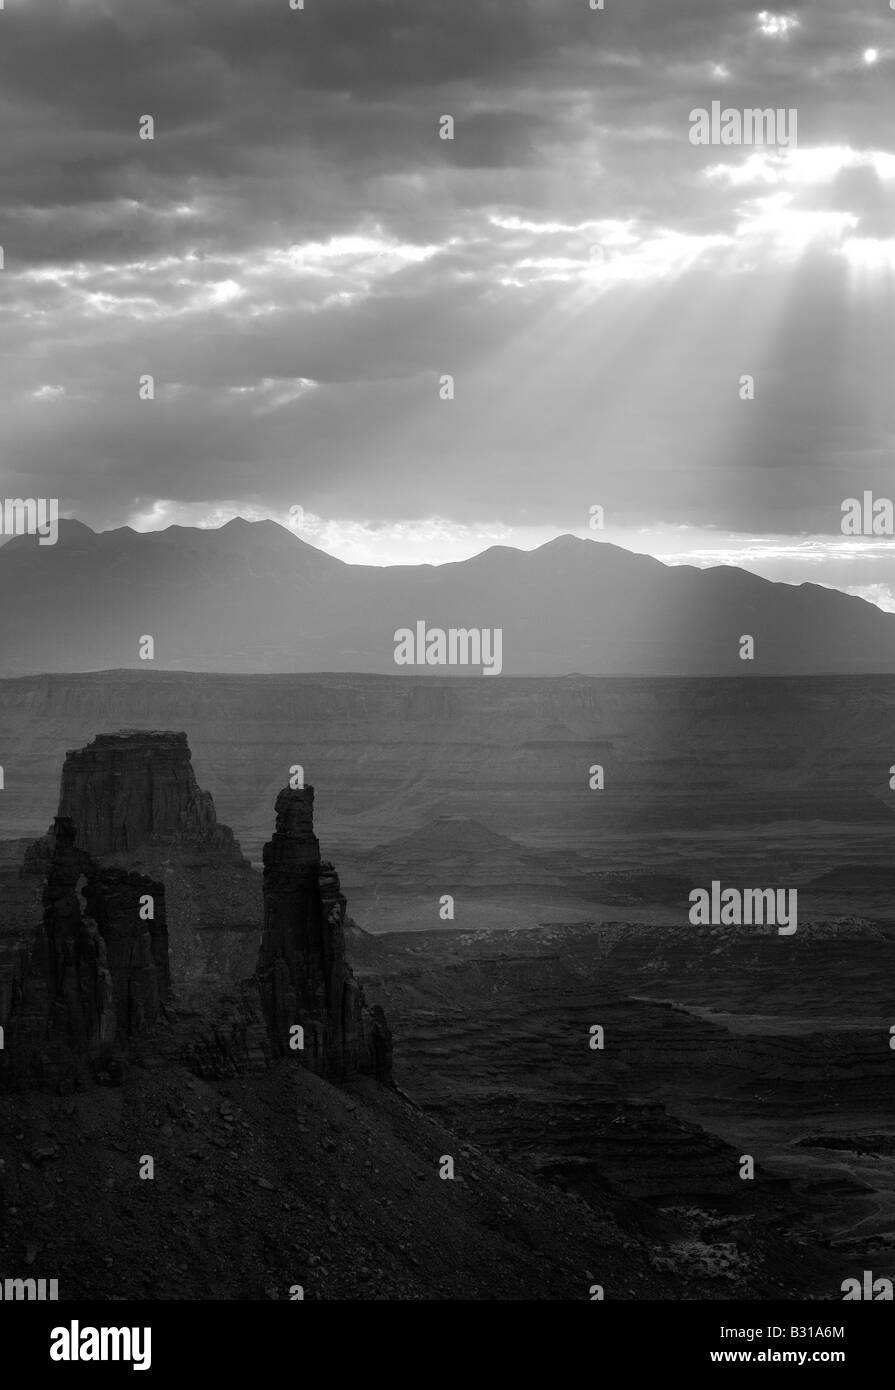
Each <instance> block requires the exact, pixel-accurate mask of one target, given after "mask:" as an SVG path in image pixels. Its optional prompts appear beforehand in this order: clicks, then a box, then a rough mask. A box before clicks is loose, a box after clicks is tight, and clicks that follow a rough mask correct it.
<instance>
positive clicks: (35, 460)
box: [0, 0, 895, 611]
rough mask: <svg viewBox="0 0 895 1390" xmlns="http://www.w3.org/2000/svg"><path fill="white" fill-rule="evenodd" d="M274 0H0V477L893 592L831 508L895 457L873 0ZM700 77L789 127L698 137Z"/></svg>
mask: <svg viewBox="0 0 895 1390" xmlns="http://www.w3.org/2000/svg"><path fill="white" fill-rule="evenodd" d="M293 3H296V8H295V9H293V8H292V7H291V4H290V0H199V2H191V0H170V3H169V0H152V3H151V4H147V5H141V4H137V3H134V0H120V3H119V2H118V0H6V3H5V7H4V9H3V10H2V11H0V120H2V126H3V139H2V141H0V173H2V184H3V189H4V210H3V213H2V216H0V242H2V246H3V253H4V261H3V270H2V273H0V315H2V322H3V328H2V333H0V353H2V373H0V494H2V495H3V496H35V497H37V496H43V497H58V498H59V499H60V506H61V510H62V512H63V514H65V515H68V516H76V517H78V518H79V519H80V520H82V521H85V522H87V523H88V524H89V525H91V526H93V527H94V528H95V529H106V528H108V527H111V526H120V525H125V524H128V525H132V526H134V527H136V528H137V529H142V530H145V529H155V528H159V527H164V526H167V525H170V524H171V523H181V524H189V525H201V526H215V525H220V524H222V523H223V522H225V521H227V520H229V519H230V518H231V517H232V516H234V515H243V516H246V517H248V518H250V519H255V518H259V519H260V518H263V517H272V518H273V519H275V520H277V521H281V522H283V523H284V524H286V525H290V526H291V527H292V528H293V529H294V530H295V531H296V533H297V534H299V535H301V536H302V537H303V538H304V539H305V540H309V541H310V542H311V543H312V544H315V545H318V546H320V547H321V548H323V549H325V550H328V551H330V552H331V553H332V554H336V555H338V556H340V557H341V558H342V559H346V560H354V561H357V562H364V563H375V564H390V563H415V562H422V561H428V562H433V563H442V562H444V561H448V560H454V559H461V558H464V557H465V556H467V555H471V554H474V553H476V552H477V551H480V550H482V549H484V548H485V547H487V546H488V545H491V544H495V543H500V544H510V545H518V546H521V547H524V548H530V547H532V546H534V545H537V544H540V543H542V542H544V541H546V540H549V539H550V538H551V537H553V536H555V535H557V534H561V533H563V532H571V533H573V534H576V535H581V536H591V537H593V538H594V539H602V540H611V541H614V542H616V543H618V544H622V545H626V546H628V547H629V548H631V549H635V550H639V551H643V552H646V553H650V554H654V555H657V556H658V557H659V558H662V559H667V560H669V561H670V562H672V563H695V564H700V565H707V564H718V563H734V564H740V565H743V566H744V567H746V568H749V569H753V570H754V571H755V572H757V573H761V574H765V575H766V576H767V577H769V578H774V579H784V580H787V581H788V582H801V581H803V580H806V579H810V580H813V581H815V582H818V583H825V584H831V585H835V586H837V587H841V588H845V589H848V590H849V591H850V592H854V593H860V594H861V595H862V596H864V597H867V598H869V599H871V600H872V601H874V602H877V603H879V604H880V605H881V606H883V607H885V608H888V609H890V610H891V611H895V562H893V560H892V558H891V556H892V553H893V551H892V547H893V546H895V539H893V538H892V537H887V536H882V537H880V536H868V537H862V536H857V537H846V536H843V534H842V531H841V519H842V503H843V501H844V499H846V498H848V497H855V496H857V497H862V496H863V493H864V492H865V491H868V490H869V491H870V492H871V493H872V494H873V496H874V497H893V496H895V471H893V468H892V459H893V446H895V296H893V272H895V120H893V115H895V100H893V81H895V10H892V9H890V8H889V7H888V5H887V4H886V3H885V0H872V2H871V0H855V3H851V4H849V5H847V6H845V5H842V4H841V0H811V3H809V4H804V5H791V6H788V7H786V8H785V9H780V10H762V9H758V8H755V7H753V6H752V5H748V4H741V3H739V2H738V0H650V3H645V2H644V0H605V7H604V9H603V10H599V9H591V7H590V3H589V0H449V2H448V0H305V3H304V7H303V8H299V7H298V6H297V0H293ZM716 101H717V102H719V103H720V104H721V107H723V108H732V109H736V110H744V109H746V108H756V107H760V108H773V109H774V110H777V109H780V110H781V111H784V112H791V111H795V112H796V114H797V143H794V142H790V143H789V144H788V145H785V144H784V143H783V142H780V143H778V144H776V145H751V146H750V145H731V144H711V145H696V144H694V143H693V142H692V141H691V138H690V135H691V128H692V121H691V113H692V112H693V111H694V110H706V111H710V110H711V107H712V103H713V102H716ZM146 116H151V117H152V120H153V122H154V130H153V136H154V138H153V139H151V140H148V139H141V138H140V129H141V122H142V125H143V130H144V133H145V131H146V123H145V121H143V118H144V117H146ZM445 117H450V118H451V120H452V122H453V130H452V131H450V133H451V134H452V135H453V139H443V138H441V136H442V135H443V134H445V133H448V125H447V124H446V122H445V119H444V118H445ZM146 374H149V375H151V376H152V378H153V382H154V398H153V399H141V390H140V383H141V378H144V377H145V376H146ZM746 375H748V376H751V377H752V379H753V383H754V387H753V391H754V399H743V398H742V395H743V387H742V378H743V377H744V376H746ZM447 377H450V378H452V390H450V389H449V388H448V387H447V386H446V383H445V378H447ZM143 394H145V388H144V392H143ZM451 394H452V397H453V398H452V399H451V398H450V395H451ZM446 395H447V396H448V398H445V396H446ZM594 507H601V508H602V509H603V526H602V529H598V530H596V529H593V527H592V525H591V519H592V517H593V516H594V513H593V508H594Z"/></svg>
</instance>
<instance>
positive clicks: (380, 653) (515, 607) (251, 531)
mask: <svg viewBox="0 0 895 1390" xmlns="http://www.w3.org/2000/svg"><path fill="white" fill-rule="evenodd" d="M0 592H2V594H3V603H2V605H0V676H18V675H35V674H40V673H43V672H73V671H99V670H115V669H136V670H141V669H142V670H145V669H147V668H148V667H149V666H151V667H152V668H153V669H155V670H168V671H206V672H210V671H219V672H231V673H236V674H242V673H244V674H250V673H262V672H269V673H271V674H275V673H287V672H294V673H302V672H320V671H330V672H348V671H351V672H360V673H370V674H377V673H378V674H389V675H395V674H398V675H401V674H407V675H414V676H420V675H466V676H468V675H477V676H481V674H482V669H481V666H459V665H457V666H444V665H434V666H427V665H413V666H397V665H396V664H395V660H394V655H395V638H394V634H395V632H396V631H397V630H398V629H399V628H408V629H415V625H416V624H417V623H420V622H423V623H425V624H427V625H428V628H427V629H426V630H428V629H432V628H435V629H443V630H444V631H448V630H450V629H457V628H463V629H481V630H486V629H494V628H499V629H500V630H501V632H502V673H503V674H504V675H567V674H568V673H569V672H573V671H574V672H579V673H581V674H583V675H589V676H593V675H684V676H719V675H729V676H737V677H742V676H758V675H764V676H768V675H807V674H819V675H835V674H843V675H844V674H866V673H872V672H875V673H880V674H884V673H890V672H895V615H892V614H888V613H883V612H881V611H880V609H878V608H876V607H875V606H874V605H873V604H870V603H866V602H865V601H864V600H862V599H859V598H854V597H851V596H849V595H847V594H843V593H840V592H838V591H837V590H834V589H827V588H823V587H821V586H819V585H815V584H801V585H787V584H776V583H771V582H770V581H769V580H766V579H761V578H759V577H757V576H756V575H753V574H749V573H747V572H746V571H743V570H739V569H735V568H734V567H732V566H721V567H717V568H713V569H708V570H699V569H696V568H694V567H692V566H688V565H682V566H668V565H664V564H662V563H661V562H660V561H658V560H654V559H652V558H651V557H650V556H646V555H636V554H632V553H630V552H629V551H626V550H623V549H621V548H620V547H618V546H615V545H610V544H608V543H604V542H595V541H591V540H580V539H578V538H576V537H574V536H568V535H566V536H558V537H557V538H556V539H555V540H552V541H549V542H548V543H547V544H546V545H542V546H540V547H539V548H538V549H537V550H532V551H522V550H514V549H511V548H510V547H508V546H493V547H491V549H489V550H486V551H484V552H482V553H481V554H480V555H475V556H473V557H472V558H471V559H469V560H462V561H458V562H455V563H452V564H447V565H439V566H435V565H398V566H392V567H389V568H379V567H375V566H369V565H349V564H346V563H345V562H344V561H342V560H338V559H335V558H334V557H333V556H331V555H327V554H325V553H324V552H323V551H321V550H317V549H315V547H314V546H312V545H309V544H308V543H307V542H306V541H303V540H301V539H300V538H299V537H297V536H296V535H294V534H293V532H291V531H290V530H288V529H287V528H286V527H283V526H280V525H278V524H277V523H276V522H273V521H256V522H250V521H246V520H245V519H244V518H242V517H237V518H235V519H234V520H232V521H230V522H228V523H227V524H226V525H225V526H221V527H220V528H218V529H217V530H207V529H201V528H195V527H188V526H170V527H168V528H167V530H164V531H149V532H138V531H134V530H132V529H131V528H130V527H127V526H125V527H120V528H118V529H117V530H113V531H104V532H101V533H97V532H94V531H92V530H91V529H90V527H88V526H85V525H83V524H82V523H81V522H78V521H73V520H68V521H62V522H60V530H59V541H58V544H57V545H55V546H39V545H38V544H37V538H36V537H31V536H19V537H15V538H14V539H12V540H10V541H9V542H8V543H7V544H6V545H4V546H3V547H2V549H0ZM745 635H749V636H751V637H753V638H754V641H755V658H754V660H751V661H749V660H741V659H740V639H741V637H743V636H745ZM145 636H151V637H152V638H153V641H154V648H155V650H154V656H153V658H152V661H151V662H149V661H145V660H141V657H140V642H141V639H142V638H143V637H145ZM424 650H425V649H424ZM424 650H423V653H422V654H423V655H424ZM417 660H419V657H417ZM496 678H497V679H499V676H498V677H496Z"/></svg>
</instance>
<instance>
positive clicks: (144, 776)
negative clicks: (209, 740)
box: [58, 729, 242, 863]
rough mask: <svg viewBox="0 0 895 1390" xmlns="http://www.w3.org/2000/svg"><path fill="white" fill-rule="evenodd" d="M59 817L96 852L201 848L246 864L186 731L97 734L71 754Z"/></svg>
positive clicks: (64, 773)
mask: <svg viewBox="0 0 895 1390" xmlns="http://www.w3.org/2000/svg"><path fill="white" fill-rule="evenodd" d="M58 814H59V816H61V817H66V818H68V819H70V820H71V821H72V822H73V824H74V827H75V838H76V841H77V844H78V846H79V848H81V849H83V850H86V851H87V852H88V853H89V854H100V855H102V854H128V853H130V852H132V851H133V850H135V849H137V848H139V847H140V846H141V845H147V844H155V845H165V844H167V845H186V844H196V845H198V844H201V845H204V846H207V847H208V848H210V849H213V850H215V851H217V852H219V853H221V854H223V855H224V856H225V857H226V858H228V859H233V860H234V861H235V862H239V863H241V862H242V855H241V853H240V849H239V846H238V844H237V843H236V841H235V840H234V838H233V832H232V830H230V828H229V826H226V825H219V824H218V820H217V816H216V815H215V810H214V802H213V801H212V797H211V793H210V792H205V791H202V790H201V789H200V787H199V785H198V783H197V782H196V777H195V773H194V772H193V765H192V761H191V757H190V750H189V746H188V744H187V740H186V734H183V733H169V732H146V731H145V730H142V729H123V730H121V731H120V732H119V733H117V734H98V735H97V737H96V738H95V739H94V740H93V742H92V743H89V744H88V745H87V747H86V748H77V749H73V750H71V751H69V752H68V753H66V755H65V765H64V767H63V769H62V788H61V792H60V798H59V811H58Z"/></svg>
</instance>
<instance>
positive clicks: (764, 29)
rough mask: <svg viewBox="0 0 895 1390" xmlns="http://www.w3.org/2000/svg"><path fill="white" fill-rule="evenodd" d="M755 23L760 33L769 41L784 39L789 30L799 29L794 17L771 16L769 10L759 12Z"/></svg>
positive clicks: (786, 15) (785, 15)
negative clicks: (769, 39)
mask: <svg viewBox="0 0 895 1390" xmlns="http://www.w3.org/2000/svg"><path fill="white" fill-rule="evenodd" d="M757 22H758V28H759V30H760V32H761V33H762V34H765V35H767V37H768V38H771V39H785V38H786V36H787V34H789V33H790V32H791V30H793V29H798V27H799V21H798V20H797V19H796V17H795V15H791V14H772V13H771V11H770V10H760V11H759V14H758V16H757Z"/></svg>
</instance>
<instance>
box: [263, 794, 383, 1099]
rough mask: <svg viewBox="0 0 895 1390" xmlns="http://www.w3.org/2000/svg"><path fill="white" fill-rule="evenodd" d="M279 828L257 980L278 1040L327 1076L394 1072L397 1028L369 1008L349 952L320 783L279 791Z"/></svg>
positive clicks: (283, 1049)
mask: <svg viewBox="0 0 895 1390" xmlns="http://www.w3.org/2000/svg"><path fill="white" fill-rule="evenodd" d="M275 810H276V816H277V823H276V832H275V834H274V836H273V839H272V840H270V841H269V842H268V843H267V844H266V845H265V846H264V933H263V936H262V939H261V949H260V951H259V954H258V968H257V972H256V978H257V980H258V984H259V987H260V992H261V1000H262V1005H263V1008H264V1015H265V1018H266V1020H267V1027H268V1033H269V1035H270V1042H271V1047H272V1049H273V1051H274V1054H275V1055H277V1056H287V1055H289V1054H290V1038H291V1037H299V1038H301V1037H302V1035H301V1034H294V1033H293V1031H292V1030H293V1029H294V1028H295V1027H296V1025H298V1026H299V1027H300V1028H301V1029H302V1034H303V1043H304V1046H303V1047H302V1049H301V1050H300V1053H299V1055H300V1056H301V1058H302V1060H303V1061H304V1062H305V1063H306V1065H307V1066H308V1067H309V1068H310V1069H311V1070H312V1071H315V1072H317V1073H318V1075H321V1076H325V1077H328V1078H329V1079H330V1080H336V1081H340V1080H345V1079H347V1078H349V1077H351V1076H352V1075H356V1074H358V1073H363V1074H365V1075H369V1076H375V1077H376V1078H377V1080H379V1081H383V1082H388V1081H390V1079H391V1034H390V1032H389V1029H388V1024H387V1023H386V1021H385V1016H384V1014H383V1013H382V1010H381V1009H378V1008H376V1009H368V1008H367V1006H366V1003H365V1000H364V995H363V990H362V988H361V986H360V985H359V984H358V982H357V980H355V978H354V975H353V974H352V971H351V967H350V966H349V965H348V962H347V960H346V958H345V930H344V922H345V906H346V903H345V898H344V896H343V895H342V892H341V889H340V886H339V877H338V874H337V873H336V871H335V869H334V868H333V866H332V865H331V864H328V863H323V862H321V859H320V846H319V844H318V842H317V837H316V835H315V834H314V788H313V787H304V788H302V789H301V790H297V791H293V790H290V789H288V788H287V789H285V790H284V791H281V792H280V794H279V796H278V797H277V800H276V806H275Z"/></svg>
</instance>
